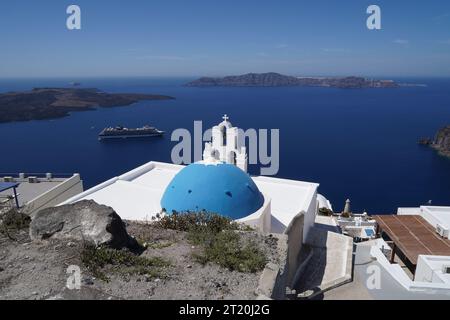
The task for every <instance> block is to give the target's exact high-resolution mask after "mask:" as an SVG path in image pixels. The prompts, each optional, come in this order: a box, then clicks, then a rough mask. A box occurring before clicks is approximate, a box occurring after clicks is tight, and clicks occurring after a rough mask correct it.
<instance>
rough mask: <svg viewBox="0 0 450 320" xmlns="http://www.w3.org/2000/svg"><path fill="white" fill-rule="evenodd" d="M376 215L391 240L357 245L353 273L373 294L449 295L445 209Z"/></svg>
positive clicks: (449, 217) (449, 214)
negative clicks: (407, 266)
mask: <svg viewBox="0 0 450 320" xmlns="http://www.w3.org/2000/svg"><path fill="white" fill-rule="evenodd" d="M379 217H381V216H379ZM376 219H377V222H378V224H379V226H380V228H382V230H383V231H385V232H386V234H388V235H389V237H390V238H391V240H392V242H388V241H385V240H383V239H382V238H379V239H376V240H373V241H368V242H364V243H360V244H357V246H356V255H355V274H356V276H357V277H359V279H361V281H362V282H363V283H364V285H365V286H366V287H367V289H368V291H369V293H370V294H371V295H372V297H373V298H375V299H450V240H449V234H448V230H449V229H450V207H431V206H422V207H419V208H399V209H398V212H397V215H393V216H385V217H381V218H376ZM397 253H399V255H400V256H402V257H403V259H402V260H406V262H405V263H406V264H407V265H408V264H409V266H410V267H409V268H406V267H405V265H404V264H403V263H402V262H403V261H399V259H398V257H397V255H396V254H397ZM408 269H413V270H412V271H410V270H408Z"/></svg>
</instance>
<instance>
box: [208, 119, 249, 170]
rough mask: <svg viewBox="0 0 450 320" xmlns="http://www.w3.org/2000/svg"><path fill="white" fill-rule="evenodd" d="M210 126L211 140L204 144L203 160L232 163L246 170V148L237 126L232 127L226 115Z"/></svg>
mask: <svg viewBox="0 0 450 320" xmlns="http://www.w3.org/2000/svg"><path fill="white" fill-rule="evenodd" d="M222 119H223V121H222V122H221V123H219V124H218V125H217V126H214V127H213V128H212V141H211V142H207V143H206V144H205V150H204V151H203V160H204V161H206V162H214V161H220V162H223V163H228V164H233V165H235V166H237V167H239V168H240V169H241V170H243V171H244V172H247V149H246V147H245V145H243V141H244V140H243V139H240V136H239V128H237V127H233V126H232V125H231V122H230V121H228V120H229V117H228V116H227V115H224V116H223V118H222ZM241 140H242V141H241Z"/></svg>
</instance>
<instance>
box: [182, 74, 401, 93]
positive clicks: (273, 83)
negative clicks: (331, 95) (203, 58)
mask: <svg viewBox="0 0 450 320" xmlns="http://www.w3.org/2000/svg"><path fill="white" fill-rule="evenodd" d="M186 86H188V87H288V86H290V87H294V86H299V87H333V88H343V89H353V88H396V87H399V86H400V85H399V84H398V83H396V82H395V81H393V80H373V79H366V78H362V77H341V78H333V77H324V78H319V77H317V78H316V77H293V76H287V75H282V74H279V73H274V72H269V73H247V74H244V75H238V76H227V77H223V78H211V77H202V78H200V79H197V80H194V81H192V82H189V83H187V84H186Z"/></svg>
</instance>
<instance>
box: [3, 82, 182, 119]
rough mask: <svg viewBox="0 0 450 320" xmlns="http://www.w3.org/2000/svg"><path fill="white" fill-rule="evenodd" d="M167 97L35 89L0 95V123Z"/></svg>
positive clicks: (44, 117) (78, 90)
mask: <svg viewBox="0 0 450 320" xmlns="http://www.w3.org/2000/svg"><path fill="white" fill-rule="evenodd" d="M168 99H174V98H172V97H169V96H163V95H153V94H133V93H124V94H122V93H106V92H102V91H99V90H98V89H94V88H92V89H80V88H76V89H75V88H35V89H33V90H31V91H25V92H8V93H3V94H0V123H1V122H13V121H28V120H42V119H54V118H61V117H65V116H67V115H68V114H69V112H72V111H86V110H93V109H94V108H98V107H103V108H107V107H117V106H128V105H130V104H133V103H135V102H138V101H141V100H168Z"/></svg>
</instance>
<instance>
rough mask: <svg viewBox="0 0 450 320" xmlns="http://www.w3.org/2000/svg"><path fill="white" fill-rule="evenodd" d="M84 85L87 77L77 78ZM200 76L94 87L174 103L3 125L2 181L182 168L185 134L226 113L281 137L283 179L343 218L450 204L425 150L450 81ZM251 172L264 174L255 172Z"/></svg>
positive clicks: (96, 178)
mask: <svg viewBox="0 0 450 320" xmlns="http://www.w3.org/2000/svg"><path fill="white" fill-rule="evenodd" d="M77 80H78V79H77ZM188 80H189V79H155V78H152V79H143V78H141V79H103V80H100V79H86V80H82V83H83V86H84V87H96V88H99V89H101V90H105V91H107V92H134V93H155V94H167V95H171V96H174V97H175V98H176V100H173V101H143V102H139V103H137V104H135V105H133V106H128V107H117V108H109V109H98V110H96V111H88V112H75V113H72V115H71V116H69V117H66V118H62V119H56V120H44V121H30V122H16V123H6V124H0V137H1V149H0V172H54V173H71V172H79V173H81V175H82V178H83V179H84V182H85V187H90V186H93V185H95V184H97V183H100V182H102V181H104V180H106V179H109V178H111V177H113V176H116V175H118V174H121V173H124V172H126V171H128V170H130V169H132V168H135V167H136V166H139V165H141V164H144V163H146V162H148V161H150V160H156V161H166V162H170V161H171V156H170V155H171V150H172V147H173V146H174V145H175V144H176V142H171V141H170V133H171V132H172V130H174V129H176V128H187V129H189V130H190V131H192V130H193V121H194V120H203V123H204V127H205V128H207V127H211V126H213V125H215V124H217V123H218V122H220V121H221V116H222V115H223V114H224V113H227V114H228V115H230V117H231V121H232V123H233V124H234V125H236V126H239V127H241V128H244V129H247V128H257V129H258V128H264V129H266V128H267V129H270V128H279V129H280V170H279V173H278V176H279V177H283V178H291V179H299V180H305V181H312V182H318V183H320V189H319V190H320V192H321V193H322V194H324V195H325V196H326V197H327V198H328V199H330V201H331V202H332V203H333V205H334V208H335V210H340V209H342V206H343V203H344V201H345V199H346V198H350V199H351V200H352V204H353V208H354V209H355V210H364V209H366V210H368V212H369V213H372V214H374V213H394V212H395V211H396V208H397V207H399V206H419V205H422V204H424V203H426V202H428V200H432V203H433V204H434V205H450V160H449V159H447V158H444V157H441V156H439V155H438V154H437V153H436V152H434V151H433V150H431V149H429V148H427V147H422V146H419V145H418V144H417V140H418V139H419V138H420V137H422V136H433V135H434V134H435V132H436V131H437V130H438V129H439V128H440V127H442V126H444V125H447V124H450V80H449V79H414V80H411V79H409V81H411V82H416V83H417V82H419V83H427V84H428V86H427V87H409V88H407V87H404V88H398V89H362V90H340V89H334V88H188V87H183V86H182V84H183V83H184V82H186V81H188ZM68 82H69V80H68V79H58V80H0V91H1V92H6V91H11V90H24V89H30V88H32V87H38V86H67V83H68ZM147 123H148V124H152V125H155V126H156V127H158V128H160V129H162V130H165V131H167V132H168V134H167V135H166V136H165V137H163V138H155V139H143V140H120V141H110V142H99V141H98V140H97V135H98V133H99V131H101V129H103V128H104V127H106V126H111V125H113V126H114V125H118V124H122V125H124V126H129V127H136V126H142V125H144V124H147ZM250 169H251V170H250V171H251V173H253V174H257V173H259V168H258V167H257V166H251V168H250Z"/></svg>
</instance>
